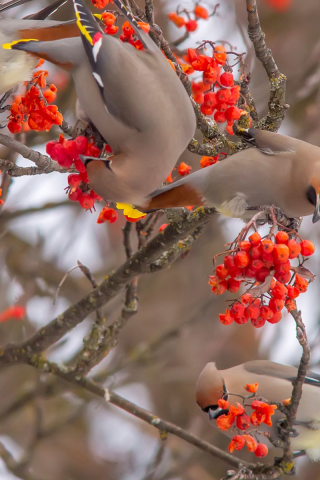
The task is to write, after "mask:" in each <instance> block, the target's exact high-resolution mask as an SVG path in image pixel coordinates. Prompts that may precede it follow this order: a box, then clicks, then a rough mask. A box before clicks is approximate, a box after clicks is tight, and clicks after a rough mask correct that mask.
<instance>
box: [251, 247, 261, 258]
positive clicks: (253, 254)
mask: <svg viewBox="0 0 320 480" xmlns="http://www.w3.org/2000/svg"><path fill="white" fill-rule="evenodd" d="M249 255H250V257H251V258H252V259H253V260H257V259H258V258H260V257H261V251H260V248H259V247H258V246H255V247H252V248H251V250H250V252H249Z"/></svg>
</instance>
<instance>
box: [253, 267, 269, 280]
mask: <svg viewBox="0 0 320 480" xmlns="http://www.w3.org/2000/svg"><path fill="white" fill-rule="evenodd" d="M269 275H270V270H269V269H268V268H267V267H262V268H260V270H257V273H256V279H257V281H258V282H261V283H263V282H264V281H265V279H266V278H267V277H268V276H269Z"/></svg>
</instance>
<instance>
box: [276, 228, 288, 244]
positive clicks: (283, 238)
mask: <svg viewBox="0 0 320 480" xmlns="http://www.w3.org/2000/svg"><path fill="white" fill-rule="evenodd" d="M288 240H289V235H288V234H287V232H283V231H282V230H281V231H280V232H278V233H277V235H276V243H284V244H287V243H288Z"/></svg>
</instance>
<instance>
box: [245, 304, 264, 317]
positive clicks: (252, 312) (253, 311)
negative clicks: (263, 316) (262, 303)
mask: <svg viewBox="0 0 320 480" xmlns="http://www.w3.org/2000/svg"><path fill="white" fill-rule="evenodd" d="M245 316H246V317H247V318H250V319H253V320H254V319H256V318H258V317H259V316H260V307H259V306H258V305H249V306H248V307H247V308H246V309H245Z"/></svg>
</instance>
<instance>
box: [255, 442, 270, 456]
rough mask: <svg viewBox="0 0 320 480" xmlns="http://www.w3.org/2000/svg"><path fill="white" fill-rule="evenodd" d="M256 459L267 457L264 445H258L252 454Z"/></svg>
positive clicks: (266, 449)
mask: <svg viewBox="0 0 320 480" xmlns="http://www.w3.org/2000/svg"><path fill="white" fill-rule="evenodd" d="M254 454H255V456H256V457H259V458H263V457H265V456H266V455H268V447H267V445H265V444H264V443H259V445H258V446H257V448H256V450H255V452H254Z"/></svg>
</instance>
